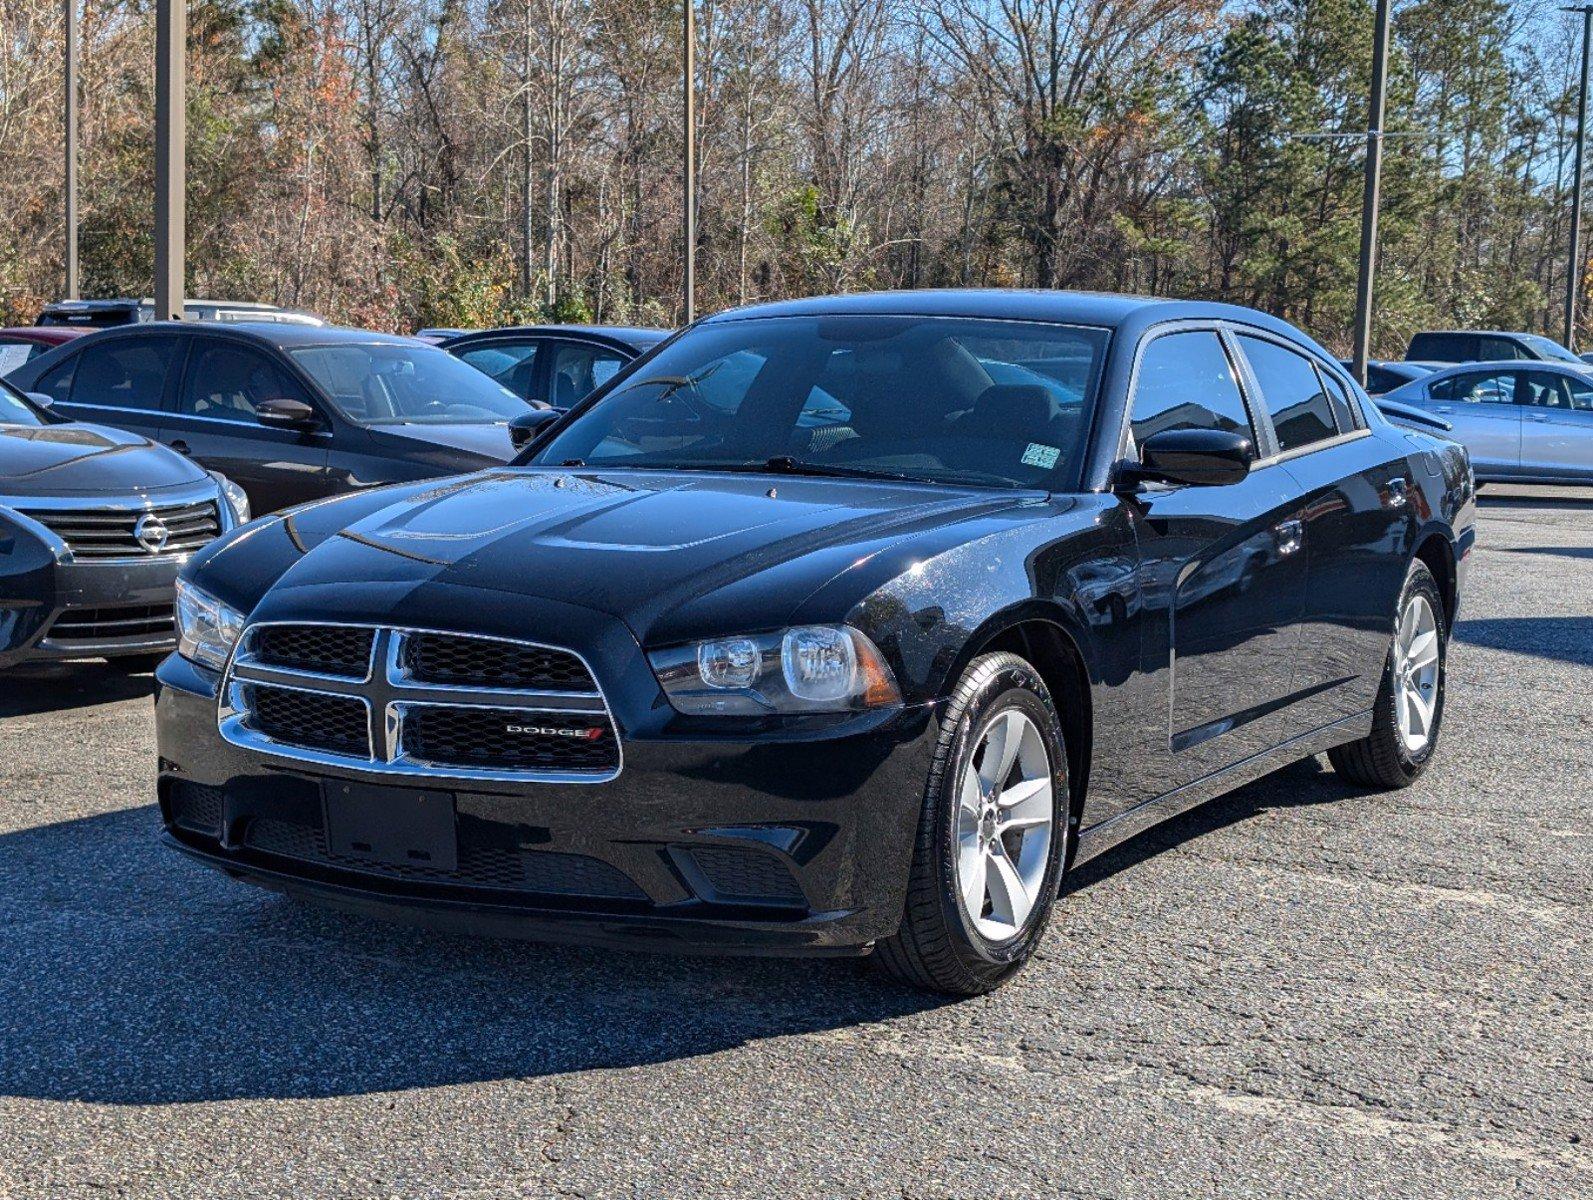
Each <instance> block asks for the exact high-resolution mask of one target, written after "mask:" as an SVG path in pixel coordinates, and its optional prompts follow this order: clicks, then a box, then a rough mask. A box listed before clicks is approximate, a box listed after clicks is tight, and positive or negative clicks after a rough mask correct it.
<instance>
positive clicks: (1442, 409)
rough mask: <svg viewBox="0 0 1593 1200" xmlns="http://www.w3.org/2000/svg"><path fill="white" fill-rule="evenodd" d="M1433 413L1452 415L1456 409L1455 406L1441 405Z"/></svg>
mask: <svg viewBox="0 0 1593 1200" xmlns="http://www.w3.org/2000/svg"><path fill="white" fill-rule="evenodd" d="M1433 411H1434V412H1447V413H1452V412H1454V411H1455V409H1454V406H1453V405H1451V404H1440V405H1439V406H1438V407H1437V408H1435V409H1433Z"/></svg>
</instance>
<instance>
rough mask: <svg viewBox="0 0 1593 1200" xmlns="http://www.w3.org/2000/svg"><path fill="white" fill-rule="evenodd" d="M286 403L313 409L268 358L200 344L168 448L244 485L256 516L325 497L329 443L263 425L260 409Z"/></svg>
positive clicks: (168, 433) (244, 349)
mask: <svg viewBox="0 0 1593 1200" xmlns="http://www.w3.org/2000/svg"><path fill="white" fill-rule="evenodd" d="M279 399H280V400H299V401H302V402H303V403H305V404H311V405H312V406H313V403H314V402H313V401H312V400H311V399H310V398H309V397H308V396H306V395H305V394H304V389H303V388H302V387H300V386H299V385H298V383H297V382H295V381H294V380H293V379H292V378H291V376H289V374H288V373H287V372H286V371H285V370H283V369H282V368H281V367H280V366H279V365H278V364H277V363H275V362H274V361H273V360H272V359H271V358H270V357H269V356H268V355H266V354H265V353H264V352H262V351H260V350H258V349H256V348H254V347H253V346H249V345H245V344H244V343H242V342H235V341H231V340H230V339H224V338H203V339H199V338H196V339H195V340H194V346H193V349H192V351H191V353H190V354H189V361H188V369H187V371H186V372H185V373H184V377H183V382H182V387H181V388H180V389H179V392H178V396H177V409H176V411H175V412H172V413H168V414H167V417H166V422H165V441H166V443H167V444H168V445H169V446H171V447H172V449H174V450H177V451H179V452H180V453H183V454H188V455H192V456H193V457H194V458H195V459H197V460H198V461H199V462H200V463H202V464H203V465H204V466H205V467H206V468H208V469H209V470H212V471H220V472H221V473H222V474H223V475H225V476H227V477H228V478H229V479H231V480H233V481H234V482H235V483H237V484H238V486H239V487H241V488H243V490H244V491H246V492H247V493H249V505H250V507H251V508H252V509H253V511H255V512H256V513H267V512H274V511H276V510H277V509H279V508H286V507H288V506H289V505H292V504H299V503H302V502H303V501H306V500H314V499H316V498H317V497H320V496H324V495H326V494H327V492H328V491H329V490H330V483H329V476H328V474H327V450H328V445H329V436H328V434H327V433H325V432H324V431H321V430H312V431H309V432H304V431H300V430H292V429H275V428H271V427H269V426H265V425H262V424H260V422H259V421H258V420H257V419H256V418H255V415H254V410H255V406H256V405H257V404H259V403H260V402H261V401H263V400H279Z"/></svg>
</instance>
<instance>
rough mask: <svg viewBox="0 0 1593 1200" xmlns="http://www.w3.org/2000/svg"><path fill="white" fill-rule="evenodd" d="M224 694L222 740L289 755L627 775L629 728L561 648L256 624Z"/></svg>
mask: <svg viewBox="0 0 1593 1200" xmlns="http://www.w3.org/2000/svg"><path fill="white" fill-rule="evenodd" d="M372 663H374V664H376V666H375V668H374V671H373V670H372V667H371V664H372ZM223 695H224V697H225V699H224V702H223V704H222V708H221V732H222V736H223V737H225V738H227V740H229V741H231V742H233V743H234V744H236V745H241V746H246V747H249V748H253V749H259V750H265V751H269V752H270V753H272V754H277V755H282V756H284V757H288V758H294V757H301V758H309V759H311V760H317V759H318V757H319V755H322V754H331V755H337V756H339V757H343V758H352V759H358V760H359V762H360V764H361V765H362V766H363V767H365V769H367V770H375V771H386V772H392V773H395V774H409V775H421V776H436V775H448V774H457V775H462V776H464V777H466V778H471V779H483V778H485V779H505V780H526V779H532V780H535V779H541V780H547V781H555V782H599V781H602V780H606V779H612V778H613V777H614V776H615V775H617V774H619V770H620V742H619V733H618V730H617V729H616V727H615V725H614V720H613V717H612V715H611V714H610V713H609V711H608V705H607V703H606V702H605V701H604V698H603V695H602V692H601V691H600V690H599V689H598V686H597V681H596V679H594V678H593V676H592V672H591V671H590V669H589V668H588V667H587V665H586V663H585V662H584V661H583V660H582V659H581V657H580V656H579V655H577V654H575V653H574V652H572V651H569V650H561V649H558V648H557V647H549V646H539V645H536V644H534V643H528V642H513V641H507V640H503V639H498V638H489V637H478V636H473V635H470V634H453V633H434V632H430V631H421V630H407V629H388V628H375V627H371V626H364V625H304V624H293V623H283V624H261V625H254V626H251V627H250V628H249V629H247V630H245V631H244V635H243V638H242V639H241V641H240V642H239V646H238V650H237V652H236V654H235V655H234V657H233V662H232V665H231V667H230V668H229V675H228V677H227V679H226V681H225V684H224V689H223ZM295 748H297V749H300V750H302V751H305V752H307V753H304V754H295V752H294V751H295ZM308 752H314V753H308Z"/></svg>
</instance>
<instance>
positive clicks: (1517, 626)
mask: <svg viewBox="0 0 1593 1200" xmlns="http://www.w3.org/2000/svg"><path fill="white" fill-rule="evenodd" d="M1455 639H1456V640H1457V641H1461V642H1465V643H1466V644H1467V645H1468V646H1485V647H1487V648H1488V649H1490V650H1508V651H1510V652H1511V653H1512V654H1530V655H1532V656H1534V657H1535V658H1549V659H1555V660H1557V661H1559V662H1567V663H1575V664H1577V665H1578V666H1584V667H1586V666H1593V617H1489V618H1486V619H1484V620H1479V621H1467V620H1464V619H1462V620H1461V621H1459V622H1457V623H1456V625H1455Z"/></svg>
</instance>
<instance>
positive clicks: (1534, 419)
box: [1527, 416, 1549, 425]
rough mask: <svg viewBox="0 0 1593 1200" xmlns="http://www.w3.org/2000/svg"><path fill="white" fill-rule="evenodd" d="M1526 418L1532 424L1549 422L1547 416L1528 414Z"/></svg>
mask: <svg viewBox="0 0 1593 1200" xmlns="http://www.w3.org/2000/svg"><path fill="white" fill-rule="evenodd" d="M1527 420H1529V421H1531V422H1532V423H1533V424H1534V425H1547V424H1548V423H1549V418H1548V417H1534V416H1529V417H1528V418H1527Z"/></svg>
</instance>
